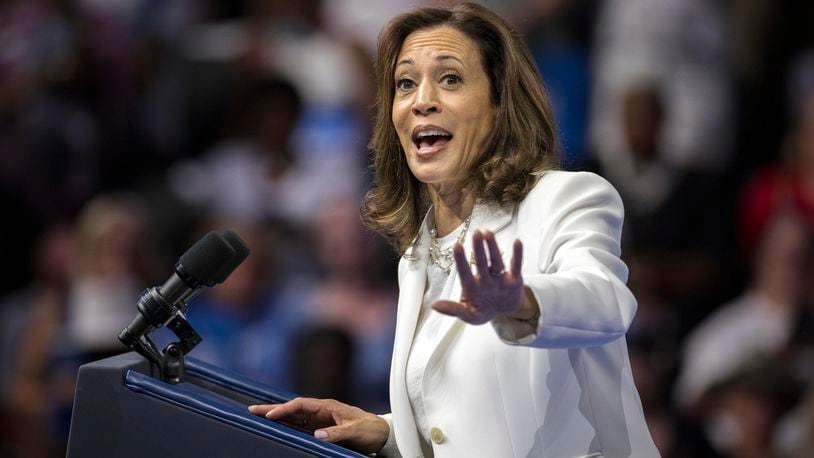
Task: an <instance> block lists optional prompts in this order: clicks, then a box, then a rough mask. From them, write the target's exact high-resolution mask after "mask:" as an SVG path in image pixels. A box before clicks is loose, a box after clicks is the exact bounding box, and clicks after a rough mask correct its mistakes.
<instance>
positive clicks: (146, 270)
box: [65, 194, 157, 360]
mask: <svg viewBox="0 0 814 458" xmlns="http://www.w3.org/2000/svg"><path fill="white" fill-rule="evenodd" d="M146 216H147V215H146V213H145V209H144V208H143V207H142V205H141V202H140V201H139V200H138V198H137V197H136V196H134V195H127V194H102V195H98V196H96V197H94V198H93V199H92V200H91V201H90V202H88V204H87V205H86V206H85V207H84V208H83V209H82V212H81V214H80V216H79V220H78V222H77V257H76V260H75V264H74V270H73V272H72V274H73V275H72V279H71V286H70V294H69V297H68V311H67V312H68V313H67V317H66V323H65V339H66V340H65V343H66V344H67V345H68V347H67V348H70V349H72V350H73V351H74V352H76V353H78V354H85V355H87V356H88V357H89V358H91V360H92V358H95V357H97V356H100V355H107V354H111V353H121V352H122V351H123V350H124V349H123V347H122V344H121V343H120V342H119V341H118V339H117V337H116V336H118V334H119V332H120V331H121V330H122V329H123V328H124V327H125V326H126V325H127V324H128V323H129V322H130V320H131V319H132V318H133V313H134V311H135V304H136V301H137V299H138V297H139V293H141V291H142V290H143V289H144V288H145V287H147V286H151V285H152V284H153V283H155V282H156V280H157V276H156V271H155V268H156V266H155V264H154V263H155V249H154V248H153V246H152V245H151V243H152V241H151V238H150V234H149V232H148V229H147V227H146V223H147V219H146Z"/></svg>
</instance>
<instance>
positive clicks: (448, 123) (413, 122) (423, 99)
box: [392, 26, 496, 185]
mask: <svg viewBox="0 0 814 458" xmlns="http://www.w3.org/2000/svg"><path fill="white" fill-rule="evenodd" d="M394 76H395V86H396V87H395V88H394V90H395V96H394V98H393V114H392V116H393V125H394V126H395V129H396V132H397V133H398V136H399V140H400V142H401V146H402V148H403V149H404V153H405V154H406V155H407V164H408V165H409V167H410V170H411V171H412V172H413V175H415V177H416V178H418V180H419V181H421V182H423V183H426V184H430V185H454V184H455V183H458V182H460V181H461V180H462V179H464V178H465V177H466V176H467V175H468V174H469V173H470V172H471V170H472V167H473V166H474V165H475V163H476V162H477V160H478V156H479V155H480V153H481V151H482V149H483V147H484V144H485V142H486V140H487V138H488V137H489V135H490V134H491V132H492V127H493V125H494V117H495V113H496V108H495V107H494V106H493V104H492V101H491V97H490V96H491V91H490V85H489V77H488V76H487V75H486V72H484V70H483V65H481V57H480V49H479V48H478V45H477V44H476V43H475V42H474V41H472V40H471V39H469V37H467V36H466V35H464V34H463V33H461V32H459V31H457V30H455V29H454V28H452V27H448V26H441V27H436V28H432V29H423V30H418V31H415V32H413V33H411V34H410V35H408V36H407V38H406V39H405V40H404V44H403V45H402V47H401V52H400V53H399V56H398V58H397V60H396V69H395V74H394Z"/></svg>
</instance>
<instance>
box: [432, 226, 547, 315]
mask: <svg viewBox="0 0 814 458" xmlns="http://www.w3.org/2000/svg"><path fill="white" fill-rule="evenodd" d="M472 244H473V247H472V249H473V253H474V256H475V265H476V266H477V268H478V273H477V275H476V274H473V273H472V269H471V268H470V267H469V262H468V261H467V259H466V255H465V254H464V248H463V246H461V245H460V244H455V247H454V248H453V255H454V257H455V265H456V266H457V267H458V275H459V276H460V278H461V300H460V301H459V302H456V301H449V300H438V301H435V302H433V304H432V308H434V309H435V310H437V311H439V312H441V313H444V314H446V315H452V316H455V317H458V318H460V319H461V320H463V321H465V322H467V323H470V324H483V323H486V322H488V321H489V320H491V319H492V318H496V317H502V316H505V317H510V318H517V319H526V318H529V317H531V316H533V315H534V313H535V312H536V307H537V304H536V303H530V301H528V300H526V295H525V294H524V288H523V278H522V276H521V275H520V267H521V266H522V265H523V244H522V243H521V242H520V240H515V241H514V246H513V249H512V251H513V253H512V261H511V269H510V270H509V271H508V272H507V271H506V270H505V268H504V266H503V257H502V256H501V254H500V250H499V249H498V246H497V241H495V234H493V233H492V232H489V231H486V232H483V233H482V232H481V231H475V232H474V233H473V234H472ZM486 250H489V258H488V259H487V257H486ZM490 262H491V265H490ZM531 302H533V301H531Z"/></svg>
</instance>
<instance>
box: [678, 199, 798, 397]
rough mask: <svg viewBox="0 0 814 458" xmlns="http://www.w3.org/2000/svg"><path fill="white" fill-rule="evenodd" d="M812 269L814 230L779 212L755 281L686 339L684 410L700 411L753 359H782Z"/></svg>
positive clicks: (682, 382) (681, 383) (758, 260)
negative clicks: (715, 389)
mask: <svg viewBox="0 0 814 458" xmlns="http://www.w3.org/2000/svg"><path fill="white" fill-rule="evenodd" d="M811 267H812V238H811V231H810V227H809V226H807V225H806V224H805V223H804V222H803V221H802V220H801V219H800V217H799V216H798V215H796V214H794V213H790V212H787V211H783V209H780V210H779V211H778V212H777V213H776V215H775V217H773V218H772V219H771V221H770V222H769V223H768V226H767V227H766V230H765V232H764V234H763V236H762V238H761V242H760V245H759V248H758V250H757V252H756V254H755V258H754V260H753V266H752V273H753V275H752V280H751V282H750V284H749V286H748V287H747V289H746V290H745V291H744V292H743V293H742V294H741V295H740V296H739V297H738V298H736V299H734V300H733V301H731V302H730V303H728V304H725V305H724V306H722V307H721V308H720V309H719V310H717V311H716V312H715V313H714V314H713V315H711V316H710V317H709V318H707V319H706V320H705V321H704V322H702V323H701V324H700V325H699V326H698V328H697V329H695V330H694V331H693V332H692V334H691V335H690V336H689V338H688V339H687V343H686V347H685V352H684V358H683V362H684V364H683V369H682V372H681V376H680V378H679V380H678V384H677V390H676V395H677V400H678V402H679V403H680V405H681V406H684V407H685V408H687V409H690V410H698V409H699V408H701V407H702V406H701V405H700V403H701V402H702V401H703V399H702V395H703V394H704V393H705V392H706V391H707V390H708V389H709V388H710V387H711V386H713V385H715V384H716V383H719V382H721V381H722V380H724V379H726V378H727V377H729V376H731V375H732V374H733V373H734V372H735V371H736V370H738V369H739V368H740V367H741V366H743V365H744V364H746V363H747V362H748V361H750V360H751V359H752V358H754V357H756V356H761V355H767V356H770V357H771V356H777V355H779V354H780V353H781V352H782V351H783V350H784V349H785V348H786V346H787V345H788V344H789V342H790V338H791V337H792V335H793V332H794V330H795V327H796V323H797V319H798V317H799V312H800V305H801V302H802V301H803V300H804V294H805V293H806V292H807V290H806V288H808V284H807V281H808V277H807V272H809V271H810V269H811Z"/></svg>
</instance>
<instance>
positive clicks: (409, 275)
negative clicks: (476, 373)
mask: <svg viewBox="0 0 814 458" xmlns="http://www.w3.org/2000/svg"><path fill="white" fill-rule="evenodd" d="M426 219H427V218H426V217H425V218H424V223H423V224H422V225H421V228H420V229H419V232H418V236H417V238H416V240H415V241H414V242H413V245H412V246H411V247H410V248H409V249H408V250H407V252H406V253H405V255H404V259H405V260H406V262H407V265H406V271H405V272H404V275H403V277H402V279H401V284H400V285H399V303H398V311H397V315H396V336H395V343H394V345H393V364H392V371H393V373H392V374H391V376H390V404H391V409H392V413H393V423H394V425H397V427H394V433H395V435H396V442H397V444H398V447H399V450H400V451H401V453H402V455H404V456H418V455H420V454H421V445H420V444H419V442H418V430H417V429H416V425H415V420H414V417H413V412H412V408H411V406H410V399H409V397H408V395H407V386H406V383H407V378H406V371H407V357H408V355H409V354H410V348H411V347H412V344H413V335H414V334H415V328H416V324H417V322H418V313H419V311H420V310H421V301H422V298H423V297H424V288H425V287H426V282H427V258H428V257H429V251H428V246H429V243H428V242H429V241H428V240H426V237H423V234H424V233H425V225H426Z"/></svg>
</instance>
